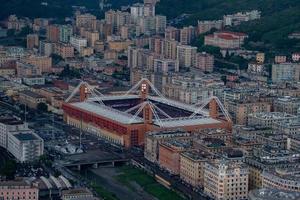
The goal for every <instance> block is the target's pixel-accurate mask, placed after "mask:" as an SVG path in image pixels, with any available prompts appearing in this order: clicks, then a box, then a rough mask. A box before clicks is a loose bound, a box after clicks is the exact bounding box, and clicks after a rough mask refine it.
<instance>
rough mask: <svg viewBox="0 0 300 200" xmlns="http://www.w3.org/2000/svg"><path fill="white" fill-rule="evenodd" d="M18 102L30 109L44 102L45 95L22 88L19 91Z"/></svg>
mask: <svg viewBox="0 0 300 200" xmlns="http://www.w3.org/2000/svg"><path fill="white" fill-rule="evenodd" d="M19 102H20V103H21V104H24V105H26V106H28V107H29V108H32V109H37V106H38V104H39V103H46V99H45V97H43V96H41V95H39V94H38V93H35V92H32V91H30V90H24V91H22V92H20V93H19Z"/></svg>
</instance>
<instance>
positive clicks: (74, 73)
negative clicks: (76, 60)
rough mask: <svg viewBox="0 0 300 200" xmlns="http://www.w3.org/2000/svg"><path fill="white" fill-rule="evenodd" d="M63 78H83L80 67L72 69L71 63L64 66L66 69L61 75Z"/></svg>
mask: <svg viewBox="0 0 300 200" xmlns="http://www.w3.org/2000/svg"><path fill="white" fill-rule="evenodd" d="M59 76H60V77H61V78H63V77H68V78H81V75H80V71H79V70H78V69H72V68H70V66H69V65H67V66H65V67H64V70H63V71H62V72H61V73H60V75H59Z"/></svg>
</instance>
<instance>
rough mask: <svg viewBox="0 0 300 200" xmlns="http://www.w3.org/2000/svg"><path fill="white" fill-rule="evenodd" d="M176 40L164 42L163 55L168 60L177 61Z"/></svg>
mask: <svg viewBox="0 0 300 200" xmlns="http://www.w3.org/2000/svg"><path fill="white" fill-rule="evenodd" d="M178 44H179V43H178V42H177V41H176V40H164V46H163V55H164V57H165V58H168V59H177V46H178Z"/></svg>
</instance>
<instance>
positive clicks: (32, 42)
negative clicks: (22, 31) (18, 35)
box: [26, 34, 39, 49]
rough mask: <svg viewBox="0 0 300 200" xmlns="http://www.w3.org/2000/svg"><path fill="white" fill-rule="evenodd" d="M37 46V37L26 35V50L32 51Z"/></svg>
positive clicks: (35, 35)
mask: <svg viewBox="0 0 300 200" xmlns="http://www.w3.org/2000/svg"><path fill="white" fill-rule="evenodd" d="M38 46H39V36H38V35H37V34H29V35H27V45H26V47H27V49H33V48H34V47H38Z"/></svg>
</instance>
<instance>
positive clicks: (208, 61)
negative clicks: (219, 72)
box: [195, 52, 214, 72]
mask: <svg viewBox="0 0 300 200" xmlns="http://www.w3.org/2000/svg"><path fill="white" fill-rule="evenodd" d="M195 67H196V68H198V69H201V70H202V71H204V72H212V71H213V70H214V56H213V55H211V54H208V53H206V52H202V53H197V54H196V65H195Z"/></svg>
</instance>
